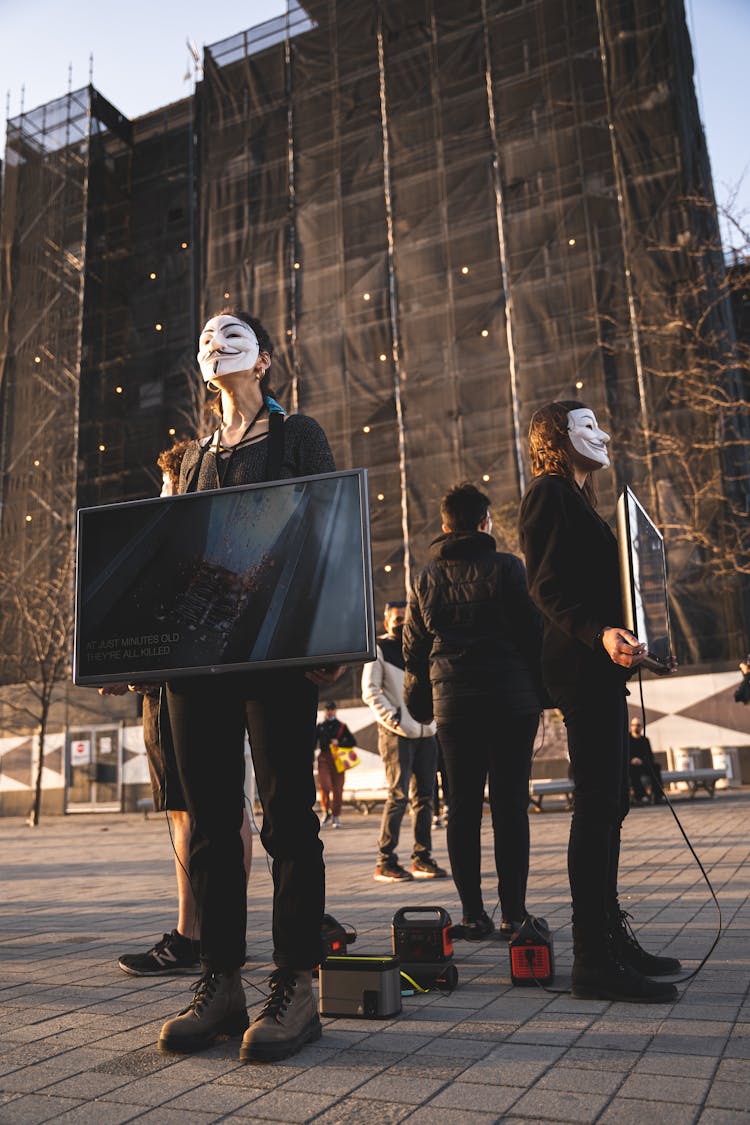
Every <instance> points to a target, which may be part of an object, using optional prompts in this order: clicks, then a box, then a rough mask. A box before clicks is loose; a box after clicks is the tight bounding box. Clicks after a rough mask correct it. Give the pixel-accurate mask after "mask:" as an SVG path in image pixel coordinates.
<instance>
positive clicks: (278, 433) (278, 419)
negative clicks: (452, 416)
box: [185, 410, 284, 492]
mask: <svg viewBox="0 0 750 1125" xmlns="http://www.w3.org/2000/svg"><path fill="white" fill-rule="evenodd" d="M255 420H256V419H253V422H251V423H250V425H253V424H254V422H255ZM249 428H250V427H248V429H249ZM245 433H247V430H245ZM206 440H208V439H206ZM209 448H210V446H209V445H202V444H201V445H200V451H199V453H198V460H197V461H196V463H195V465H193V467H192V469H190V470H188V472H189V475H188V478H187V486H186V488H185V492H196V491H197V490H198V479H199V477H200V473H201V466H202V464H203V458H204V457H205V456H206V453H207V452H208V450H209ZM232 448H236V447H234V446H233V447H232ZM211 451H212V452H213V449H212V450H211ZM230 459H231V458H227V460H230ZM214 460H215V462H217V463H216V477H217V480H218V481H219V487H221V484H222V480H221V478H220V477H219V466H218V458H216V457H214ZM283 461H284V415H283V414H282V413H281V412H280V411H278V410H274V411H272V412H271V414H270V415H269V418H268V450H267V453H266V469H265V473H264V475H263V478H262V479H263V480H278V479H279V474H280V472H281V466H282V463H283ZM223 475H224V476H226V471H225V473H224V474H223Z"/></svg>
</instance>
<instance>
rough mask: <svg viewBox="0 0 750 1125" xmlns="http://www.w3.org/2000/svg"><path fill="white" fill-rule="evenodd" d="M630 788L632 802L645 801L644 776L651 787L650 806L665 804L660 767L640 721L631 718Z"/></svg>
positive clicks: (634, 717) (646, 795) (635, 717)
mask: <svg viewBox="0 0 750 1125" xmlns="http://www.w3.org/2000/svg"><path fill="white" fill-rule="evenodd" d="M629 746H630V750H629V755H630V768H629V773H630V788H631V789H632V790H633V800H634V801H636V803H638V804H640V803H641V801H644V800H646V799H647V797H648V794H647V793H646V790H645V789H644V787H643V776H644V774H645V775H646V777H647V778H648V780H649V782H650V785H651V804H652V805H663V804H665V803H666V798H665V796H664V787H663V785H662V781H661V766H660V765H659V763H658V762H657V760H656V758H655V757H654V752H653V750H652V749H651V743H650V742H649V740H648V739H647V738H646V736H645V734H644V733H643V727H642V725H641V720H640V719H639V718H638V717H637V716H635V715H634V716H633V718H632V719H631V720H630V744H629Z"/></svg>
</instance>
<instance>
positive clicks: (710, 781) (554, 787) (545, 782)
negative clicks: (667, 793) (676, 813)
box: [529, 769, 727, 812]
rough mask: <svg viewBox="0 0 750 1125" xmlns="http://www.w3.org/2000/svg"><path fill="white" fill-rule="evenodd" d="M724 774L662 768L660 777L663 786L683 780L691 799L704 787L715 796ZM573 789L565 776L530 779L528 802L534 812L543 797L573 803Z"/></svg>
mask: <svg viewBox="0 0 750 1125" xmlns="http://www.w3.org/2000/svg"><path fill="white" fill-rule="evenodd" d="M726 776H727V771H726V770H710V769H695V770H662V774H661V779H662V784H663V785H664V787H665V788H666V787H667V786H668V785H676V784H677V783H678V782H684V783H685V784H686V785H687V786H688V788H689V790H690V800H691V801H692V800H693V799H694V798H695V795H696V793H697V792H698V790H699V789H705V791H706V793H708V795H709V797H713V796H715V794H716V782H717V781H721V780H722V778H725V777H726ZM574 789H575V785H574V784H573V782H572V781H571V780H570V779H569V778H567V777H558V778H552V777H545V778H540V779H539V780H534V781H530V782H529V803H530V804H531V805H532V806H533V808H534V812H542V811H543V810H542V803H543V801H544V798H545V797H554V796H558V797H559V796H565V797H566V798H567V804H568V806H570V805H572V803H573V791H574Z"/></svg>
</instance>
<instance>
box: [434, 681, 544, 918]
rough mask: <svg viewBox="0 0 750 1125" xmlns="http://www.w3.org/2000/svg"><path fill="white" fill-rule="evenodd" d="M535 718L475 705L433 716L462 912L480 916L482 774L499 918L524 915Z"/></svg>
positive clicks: (454, 875) (453, 866)
mask: <svg viewBox="0 0 750 1125" xmlns="http://www.w3.org/2000/svg"><path fill="white" fill-rule="evenodd" d="M538 725H539V716H538V715H512V714H499V713H498V712H497V709H496V708H495V707H494V706H493V705H492V704H491V703H490V702H487V703H486V704H482V703H479V704H478V705H476V706H475V707H474V709H473V710H472V711H471V713H470V714H466V715H463V716H461V717H460V718H459V717H458V716H456V718H455V719H454V718H451V719H450V720H447V721H441V720H440V719H438V738H439V740H440V746H441V748H442V751H443V758H444V760H445V766H446V769H447V772H448V784H449V787H450V795H451V796H450V808H449V810H448V831H447V840H448V855H449V856H450V861H451V870H452V873H453V881H454V883H455V884H456V890H457V891H458V894H459V897H460V899H461V905H462V906H463V911H464V917H465V918H469V919H472V920H473V919H476V918H478V917H479V915H480V914H481V913H482V909H483V901H482V891H481V886H480V880H481V863H482V856H481V844H480V829H481V825H482V808H483V805H484V787H485V783H486V782H487V777H488V775H489V792H490V809H491V811H492V831H493V836H494V844H495V870H496V872H497V879H498V897H499V899H500V906H501V909H502V914H503V918H504V919H506V920H508V921H510V920H520V919H522V918H524V917H525V915H526V883H527V881H528V877H529V813H528V808H529V774H530V772H531V754H532V750H533V746H534V738H535V736H536V731H537V727H538Z"/></svg>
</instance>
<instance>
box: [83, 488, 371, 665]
mask: <svg viewBox="0 0 750 1125" xmlns="http://www.w3.org/2000/svg"><path fill="white" fill-rule="evenodd" d="M374 656H375V627H374V617H373V596H372V568H371V560H370V536H369V508H368V503H367V473H366V470H364V469H353V470H350V471H347V472H341V473H325V474H323V475H321V476H315V477H305V478H298V479H295V480H284V481H274V482H271V483H267V484H251V485H242V486H240V487H237V488H225V489H216V490H213V491H210V492H196V493H191V494H189V495H185V496H170V497H165V498H163V499H154V500H136V501H132V502H130V503H125V504H110V505H107V506H106V507H100V508H84V509H81V510H80V511H79V512H78V573H77V591H76V631H75V651H74V673H73V677H74V680H75V682H76V683H78V684H92V685H97V684H102V683H108V682H117V681H123V680H125V681H137V680H146V681H147V680H164V679H170V678H172V677H175V676H179V675H188V674H190V675H196V674H202V673H212V672H223V671H238V670H248V669H251V668H270V667H279V666H284V667H289V666H300V667H307V668H311V667H317V666H320V665H321V664H345V663H354V662H359V661H365V660H372V659H374Z"/></svg>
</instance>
